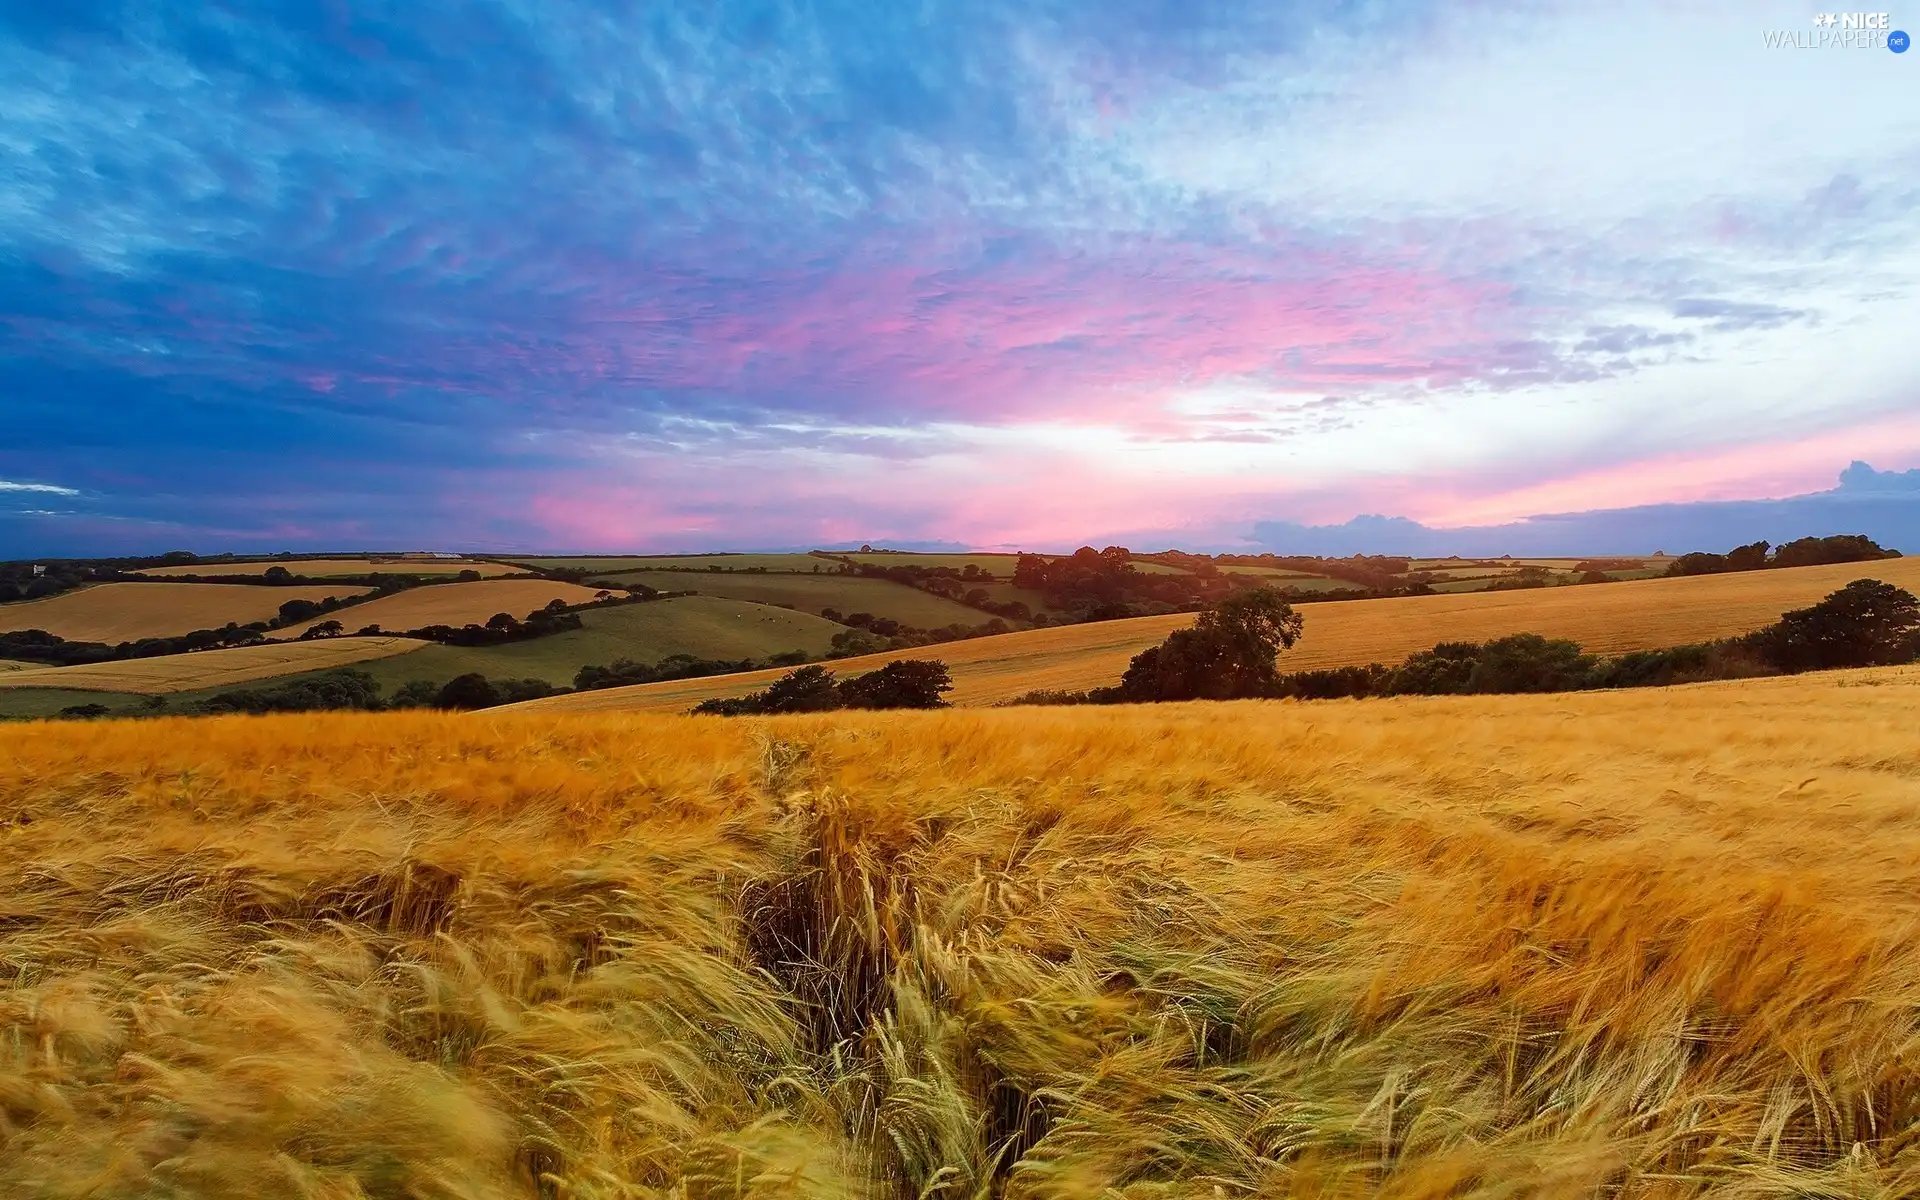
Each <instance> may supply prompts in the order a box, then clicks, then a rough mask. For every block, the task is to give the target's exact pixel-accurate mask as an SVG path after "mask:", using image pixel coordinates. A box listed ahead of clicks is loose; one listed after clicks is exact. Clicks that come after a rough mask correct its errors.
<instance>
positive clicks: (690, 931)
mask: <svg viewBox="0 0 1920 1200" xmlns="http://www.w3.org/2000/svg"><path fill="white" fill-rule="evenodd" d="M1917 707H1920V671H1917V670H1915V669H1912V668H1895V669H1890V670H1881V671H1871V672H1836V673H1832V674H1823V675H1817V676H1803V677H1799V678H1786V679H1768V680H1760V681H1748V682H1741V683H1727V684H1709V685H1704V686H1696V687H1681V688H1671V689H1660V690H1655V691H1638V692H1633V693H1584V694H1579V695H1570V696H1555V697H1552V698H1542V697H1537V696H1493V697H1441V698H1427V699H1418V700H1383V701H1369V702H1366V703H1361V704H1326V705H1313V706H1306V705H1300V704H1293V703H1259V702H1250V703H1237V704H1191V705H1160V706H1142V707H1126V706H1122V707H1116V708H1103V709H1043V710H1041V709H1024V710H1018V711H990V710H975V711H965V710H962V711H950V712H934V713H839V714H832V715H830V716H824V717H789V718H776V719H745V720H739V721H721V720H699V719H692V718H686V717H678V716H650V715H636V714H621V715H614V716H599V717H595V716H569V715H543V714H540V713H537V712H521V713H507V714H498V715H492V714H481V715H478V716H465V717H461V716H452V715H444V714H381V715H376V716H366V715H330V716H319V717H314V716H292V717H265V718H216V719H207V720H181V719H171V718H161V719H156V720H150V721H130V722H109V723H100V724H85V723H78V722H69V723H60V724H53V725H30V726H13V727H0V760H4V761H6V762H7V763H8V764H9V769H8V770H7V771H4V772H0V814H4V815H5V821H4V824H0V839H4V845H5V853H4V854H0V896H4V897H5V913H4V915H5V920H4V921H0V961H4V962H6V963H7V964H8V966H9V979H8V982H7V985H6V988H5V989H4V991H0V1029H4V1030H5V1031H6V1032H7V1034H8V1036H6V1037H4V1038H0V1103H3V1104H4V1105H5V1108H4V1110H3V1111H4V1113H5V1116H6V1122H7V1124H6V1126H5V1129H6V1138H7V1141H6V1153H5V1154H4V1155H0V1195H7V1196H23V1197H24V1196H81V1195H95V1196H134V1195H141V1194H145V1193H149V1192H152V1191H153V1190H154V1188H155V1187H156V1186H162V1184H163V1181H164V1183H165V1186H167V1187H168V1188H170V1190H173V1191H176V1192H179V1193H180V1194H188V1193H191V1194H194V1195H210V1194H218V1195H221V1196H232V1197H239V1196H243V1195H248V1196H250V1195H257V1194H276V1195H277V1194H287V1195H305V1196H337V1197H349V1196H363V1197H364V1196H396V1197H398V1196H417V1197H447V1198H451V1197H489V1198H490V1197H502V1198H504V1197H509V1196H532V1195H539V1194H542V1193H543V1192H544V1193H545V1194H549V1195H554V1196H587V1195H615V1194H628V1193H630V1192H634V1191H635V1190H636V1189H635V1188H633V1187H631V1186H630V1184H631V1181H645V1189H646V1191H647V1192H648V1193H649V1194H657V1195H662V1196H686V1197H700V1198H703V1200H769V1198H771V1197H776V1196H778V1197H796V1198H798V1200H880V1198H882V1197H905V1198H909V1200H911V1198H912V1197H928V1198H930V1200H931V1198H937V1197H947V1196H958V1197H970V1196H1001V1197H1005V1198H1006V1200H1042V1198H1048V1197H1052V1198H1055V1200H1058V1198H1061V1197H1096V1198H1097V1197H1132V1198H1136V1200H1143V1198H1180V1197H1200V1198H1204V1197H1208V1196H1216V1197H1217V1196H1219V1195H1226V1196H1245V1197H1267V1196H1270V1197H1283V1196H1296V1197H1307V1196H1312V1197H1319V1198H1321V1200H1333V1198H1347V1197H1351V1198H1353V1200H1358V1198H1359V1197H1363V1196H1364V1197H1372V1196H1382V1197H1395V1198H1398V1200H1414V1198H1422V1200H1440V1198H1441V1197H1469V1196H1471V1197H1476V1198H1490V1197H1523V1196H1527V1197H1530V1196H1539V1197H1574V1196H1579V1197H1591V1196H1623V1197H1624V1196H1648V1197H1652V1196H1659V1197H1673V1198H1679V1197H1707V1196H1740V1197H1786V1196H1818V1197H1845V1196H1863V1197H1895V1196H1905V1195H1910V1194H1912V1192H1913V1190H1914V1188H1913V1181H1914V1180H1915V1179H1917V1178H1920V1141H1916V1140H1915V1138H1914V1137H1913V1136H1912V1134H1913V1128H1912V1125H1913V1115H1914V1114H1915V1113H1920V1073H1916V1072H1915V1071H1914V1070H1913V1063H1912V1047H1913V1046H1914V1045H1915V1044H1916V1039H1920V1015H1916V1014H1920V938H1916V937H1915V932H1916V930H1920V822H1916V821H1915V820H1914V814H1915V809H1916V795H1915V789H1914V779H1915V777H1916V775H1917V774H1920V752H1917V751H1916V744H1915V741H1914V738H1913V736H1912V733H1913V714H1914V712H1915V711H1916V708H1917ZM108 834H110V836H108ZM187 1181H191V1183H190V1184H189V1183H188V1182H187ZM262 1181H272V1183H271V1184H270V1185H269V1184H264V1183H263V1182H262ZM175 1184H178V1185H179V1186H173V1185H175ZM1215 1189H1218V1191H1215Z"/></svg>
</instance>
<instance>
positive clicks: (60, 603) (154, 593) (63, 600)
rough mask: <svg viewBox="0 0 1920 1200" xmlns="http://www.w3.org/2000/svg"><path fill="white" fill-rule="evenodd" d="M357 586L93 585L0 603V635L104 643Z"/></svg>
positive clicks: (233, 617) (273, 608)
mask: <svg viewBox="0 0 1920 1200" xmlns="http://www.w3.org/2000/svg"><path fill="white" fill-rule="evenodd" d="M368 590H369V589H367V588H363V587H328V586H323V585H312V586H300V587H257V586H253V585H251V584H244V583H100V584H94V585H92V586H90V587H83V588H81V589H79V590H78V591H72V592H63V593H61V594H60V595H58V596H49V597H47V598H46V599H44V600H21V601H17V602H15V603H12V604H0V633H8V632H12V631H15V630H21V629H44V630H46V631H47V632H48V633H51V634H53V635H54V636H55V637H62V638H65V639H67V640H68V641H70V642H105V643H106V644H107V645H109V646H116V645H119V644H120V643H121V642H133V641H139V640H140V639H141V638H154V637H177V636H179V635H180V634H183V633H192V632H193V631H194V630H196V629H219V628H222V627H224V626H226V625H227V624H229V623H234V624H239V625H247V624H250V623H252V622H254V621H265V620H269V619H271V618H272V617H274V616H275V615H277V614H278V612H279V610H280V606H281V605H282V604H285V603H286V602H287V601H289V600H316V601H317V600H322V599H325V598H326V597H328V596H338V597H340V598H342V599H345V598H346V597H348V596H358V595H361V594H363V593H365V592H366V591H368Z"/></svg>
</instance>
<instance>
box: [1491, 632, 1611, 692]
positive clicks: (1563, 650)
mask: <svg viewBox="0 0 1920 1200" xmlns="http://www.w3.org/2000/svg"><path fill="white" fill-rule="evenodd" d="M1595 661H1596V660H1595V658H1594V656H1593V655H1591V654H1583V653H1581V651H1580V643H1578V642H1569V641H1565V640H1560V639H1549V638H1544V637H1541V636H1540V635H1539V634H1537V633H1517V634H1514V635H1513V636H1512V637H1504V638H1500V639H1498V640H1497V641H1491V642H1488V643H1486V644H1485V645H1484V646H1481V647H1480V653H1479V654H1478V655H1477V656H1476V657H1475V659H1474V663H1473V670H1472V671H1471V672H1469V674H1468V676H1467V690H1468V691H1469V692H1571V691H1575V690H1578V689H1579V688H1583V687H1586V686H1587V685H1588V682H1589V680H1590V678H1591V676H1592V674H1593V667H1594V663H1595Z"/></svg>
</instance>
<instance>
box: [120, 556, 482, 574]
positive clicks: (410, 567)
mask: <svg viewBox="0 0 1920 1200" xmlns="http://www.w3.org/2000/svg"><path fill="white" fill-rule="evenodd" d="M269 567H285V568H286V569H287V570H288V571H290V572H292V573H293V574H295V575H305V576H308V577H309V578H313V579H324V578H326V577H327V576H329V575H366V574H368V573H370V572H374V571H378V572H381V573H382V574H386V575H457V574H459V573H460V572H461V571H478V572H480V574H481V575H483V576H490V575H511V574H513V573H514V572H515V571H518V570H519V569H520V568H518V567H509V566H504V565H502V564H500V563H493V562H479V561H469V560H467V559H447V558H437V559H432V560H430V561H426V560H423V561H407V560H404V559H391V558H388V559H376V558H293V559H273V560H271V561H268V562H236V563H217V562H203V563H186V564H184V565H182V566H177V567H147V568H145V569H144V570H139V571H135V572H133V574H135V575H152V576H155V577H158V578H171V577H173V576H176V575H265V574H266V573H267V568H269Z"/></svg>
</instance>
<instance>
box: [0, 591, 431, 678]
mask: <svg viewBox="0 0 1920 1200" xmlns="http://www.w3.org/2000/svg"><path fill="white" fill-rule="evenodd" d="M140 586H144V585H140ZM429 644H430V643H427V642H420V641H413V640H410V639H408V638H393V637H363V638H362V637H347V638H327V639H325V640H322V641H314V642H293V643H280V642H268V643H266V644H264V645H253V646H237V647H235V648H233V649H231V650H200V651H196V652H194V653H192V654H163V655H160V656H159V657H156V658H131V659H126V660H123V661H120V662H108V663H97V664H92V665H87V666H78V667H40V666H30V667H29V669H27V670H23V671H11V672H6V673H4V674H0V688H72V689H76V690H80V691H93V692H137V693H140V694H142V695H148V696H158V695H167V694H170V693H173V692H192V691H198V690H199V689H201V688H210V687H231V686H234V685H236V684H242V683H249V682H252V681H253V680H256V679H271V678H274V677H276V676H280V675H292V674H297V673H299V672H302V671H321V670H327V669H330V668H332V667H346V666H351V665H353V664H354V663H359V662H367V661H369V660H371V659H376V658H389V657H391V656H393V655H396V654H407V653H410V652H412V651H415V650H418V649H420V648H421V647H422V646H426V645H429Z"/></svg>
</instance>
